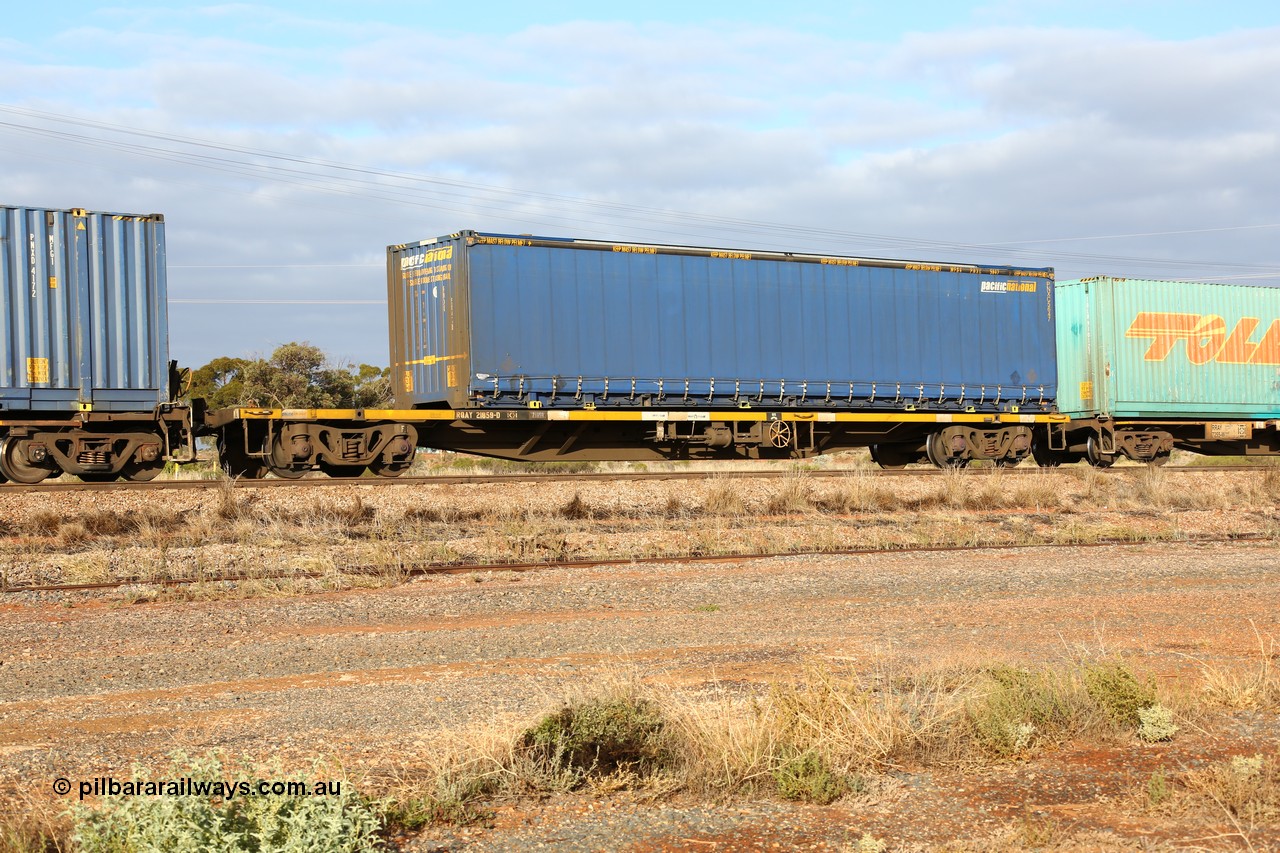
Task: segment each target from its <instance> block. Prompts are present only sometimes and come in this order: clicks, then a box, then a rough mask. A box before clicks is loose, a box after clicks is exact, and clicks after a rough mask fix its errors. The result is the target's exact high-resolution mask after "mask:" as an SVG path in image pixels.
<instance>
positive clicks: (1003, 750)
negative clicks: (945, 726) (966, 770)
mask: <svg viewBox="0 0 1280 853" xmlns="http://www.w3.org/2000/svg"><path fill="white" fill-rule="evenodd" d="M986 675H987V677H988V678H989V679H990V681H991V686H990V688H989V689H988V690H987V691H986V692H985V693H983V694H982V695H981V696H979V697H978V698H976V699H973V700H971V701H970V702H969V703H968V704H967V705H966V707H965V713H966V716H967V718H968V721H969V726H970V729H971V731H972V733H973V735H974V737H975V739H976V740H977V742H978V745H979V746H980V747H981V748H982V750H983V751H984V752H986V753H988V754H990V755H993V756H995V757H997V758H1013V757H1015V756H1018V755H1022V754H1025V753H1027V752H1028V751H1030V750H1031V749H1032V748H1033V747H1035V746H1036V745H1037V744H1039V743H1040V742H1041V741H1042V740H1044V739H1052V740H1057V739H1061V738H1063V737H1065V736H1069V735H1070V734H1072V733H1073V732H1074V731H1075V729H1076V728H1077V727H1078V725H1079V723H1080V718H1081V711H1080V707H1079V704H1078V703H1077V702H1076V701H1075V697H1074V696H1073V691H1072V689H1071V685H1070V683H1068V681H1067V679H1066V678H1065V677H1063V676H1061V675H1059V674H1057V673H1055V672H1051V671H1031V670H1025V669H1017V668H1015V667H1011V666H998V667H994V668H992V669H990V670H988V671H987V673H986Z"/></svg>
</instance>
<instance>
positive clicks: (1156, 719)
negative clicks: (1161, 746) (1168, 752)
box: [1138, 705, 1178, 743]
mask: <svg viewBox="0 0 1280 853" xmlns="http://www.w3.org/2000/svg"><path fill="white" fill-rule="evenodd" d="M1138 720H1139V725H1138V737H1139V738H1141V739H1142V740H1145V741H1146V742H1147V743H1159V742H1160V741H1162V740H1173V736H1174V735H1176V734H1177V733H1178V726H1177V724H1176V723H1174V722H1173V711H1170V710H1169V709H1168V708H1166V707H1165V706H1163V705H1152V706H1151V707H1150V708H1139V709H1138Z"/></svg>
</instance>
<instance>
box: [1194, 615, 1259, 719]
mask: <svg viewBox="0 0 1280 853" xmlns="http://www.w3.org/2000/svg"><path fill="white" fill-rule="evenodd" d="M1249 624H1250V625H1251V626H1252V627H1253V633H1254V636H1255V637H1256V638H1257V643H1258V656H1257V663H1256V664H1255V665H1253V666H1250V667H1248V668H1242V667H1238V666H1226V665H1217V664H1211V663H1208V662H1206V661H1197V663H1198V664H1199V666H1200V677H1201V679H1202V680H1203V681H1204V695H1205V698H1206V699H1207V700H1208V701H1209V702H1211V703H1212V704H1214V705H1220V706H1222V707H1226V708H1235V709H1254V708H1275V707H1278V706H1280V672H1277V671H1276V669H1275V667H1273V666H1272V663H1271V662H1272V661H1273V660H1275V658H1276V655H1277V650H1276V641H1275V638H1274V637H1272V636H1270V635H1267V636H1265V637H1264V636H1263V635H1262V633H1261V632H1259V631H1258V627H1257V626H1256V625H1254V624H1253V623H1252V622H1250V623H1249Z"/></svg>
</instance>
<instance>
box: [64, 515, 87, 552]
mask: <svg viewBox="0 0 1280 853" xmlns="http://www.w3.org/2000/svg"><path fill="white" fill-rule="evenodd" d="M91 539H93V534H92V533H90V532H89V529H88V528H87V527H85V526H84V525H83V524H82V523H80V522H79V521H68V522H64V523H63V525H62V526H61V527H59V528H58V533H57V537H56V540H57V543H58V547H59V548H69V547H73V546H76V545H83V544H85V543H86V542H88V541H89V540H91Z"/></svg>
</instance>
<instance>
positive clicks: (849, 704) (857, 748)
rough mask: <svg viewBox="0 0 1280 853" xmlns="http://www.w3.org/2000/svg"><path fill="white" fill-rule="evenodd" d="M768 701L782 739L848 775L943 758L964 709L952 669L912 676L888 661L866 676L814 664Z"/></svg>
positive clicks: (798, 751)
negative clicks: (896, 670) (893, 669)
mask: <svg viewBox="0 0 1280 853" xmlns="http://www.w3.org/2000/svg"><path fill="white" fill-rule="evenodd" d="M767 701H768V704H769V706H770V713H771V716H772V720H771V722H772V724H773V726H774V727H775V728H776V729H777V733H778V734H777V740H778V742H779V743H780V744H782V745H783V746H784V747H786V748H787V749H788V750H789V751H790V752H791V753H792V754H795V755H803V754H805V753H810V752H812V753H815V754H817V755H819V756H821V757H822V758H823V759H824V760H825V761H826V763H827V764H828V765H829V766H830V767H831V768H833V769H835V770H837V771H839V772H842V773H845V774H852V773H854V772H856V771H859V770H867V769H882V768H885V767H889V766H896V765H900V764H902V763H904V762H906V761H925V760H928V759H930V758H934V757H937V755H938V754H939V753H940V752H941V751H943V750H944V748H945V747H948V746H949V745H950V744H951V734H952V731H953V729H954V724H955V722H956V721H957V720H959V719H960V718H961V716H962V709H963V704H962V702H961V701H960V699H959V697H958V692H957V685H956V684H955V683H953V681H952V680H951V679H950V678H948V677H947V676H946V674H945V673H926V674H922V675H918V676H915V677H910V678H907V677H899V676H897V675H895V674H894V673H892V672H890V671H889V670H888V669H887V668H884V667H883V666H882V667H881V668H879V669H878V670H877V671H876V672H874V673H873V674H872V675H871V677H870V678H866V679H864V678H859V677H858V676H857V674H855V673H853V672H841V671H836V670H833V669H830V668H824V667H811V668H810V669H808V670H807V671H806V672H805V676H804V678H803V679H802V680H801V681H800V682H799V683H798V684H782V685H775V686H774V687H773V689H772V690H771V691H770V694H769V696H768V700H767Z"/></svg>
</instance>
